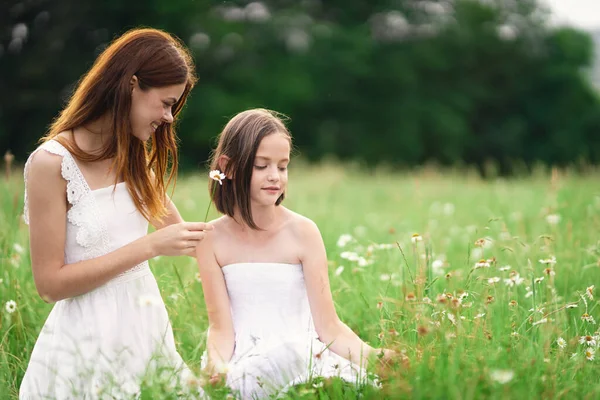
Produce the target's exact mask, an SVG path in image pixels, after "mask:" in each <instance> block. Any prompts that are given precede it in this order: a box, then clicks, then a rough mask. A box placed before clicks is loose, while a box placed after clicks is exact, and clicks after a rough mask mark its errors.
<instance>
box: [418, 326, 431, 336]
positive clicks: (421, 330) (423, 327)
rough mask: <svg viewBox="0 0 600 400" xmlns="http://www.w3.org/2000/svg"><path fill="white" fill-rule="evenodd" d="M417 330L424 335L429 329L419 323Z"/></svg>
mask: <svg viewBox="0 0 600 400" xmlns="http://www.w3.org/2000/svg"><path fill="white" fill-rule="evenodd" d="M417 332H418V333H419V335H421V336H425V335H427V334H428V333H429V329H427V327H426V326H423V325H419V326H418V327H417Z"/></svg>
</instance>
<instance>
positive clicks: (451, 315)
mask: <svg viewBox="0 0 600 400" xmlns="http://www.w3.org/2000/svg"><path fill="white" fill-rule="evenodd" d="M446 317H448V319H449V320H450V322H452V325H456V317H455V316H454V314H451V313H448V314H446Z"/></svg>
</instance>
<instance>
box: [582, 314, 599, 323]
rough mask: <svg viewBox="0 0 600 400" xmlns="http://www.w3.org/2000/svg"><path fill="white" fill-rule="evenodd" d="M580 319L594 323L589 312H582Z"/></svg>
mask: <svg viewBox="0 0 600 400" xmlns="http://www.w3.org/2000/svg"><path fill="white" fill-rule="evenodd" d="M581 320H582V321H585V322H589V323H591V324H595V323H596V320H594V317H592V316H591V315H590V314H588V313H584V314H583V315H582V316H581Z"/></svg>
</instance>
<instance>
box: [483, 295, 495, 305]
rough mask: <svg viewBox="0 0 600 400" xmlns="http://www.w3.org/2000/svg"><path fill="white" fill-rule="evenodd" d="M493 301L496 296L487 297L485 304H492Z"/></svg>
mask: <svg viewBox="0 0 600 400" xmlns="http://www.w3.org/2000/svg"><path fill="white" fill-rule="evenodd" d="M493 302H494V296H488V297H487V298H486V299H485V304H491V303H493Z"/></svg>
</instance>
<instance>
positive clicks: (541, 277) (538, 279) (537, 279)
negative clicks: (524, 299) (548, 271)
mask: <svg viewBox="0 0 600 400" xmlns="http://www.w3.org/2000/svg"><path fill="white" fill-rule="evenodd" d="M543 280H544V277H543V276H540V277H539V278H535V280H534V282H535V283H540V282H541V281H543Z"/></svg>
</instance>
